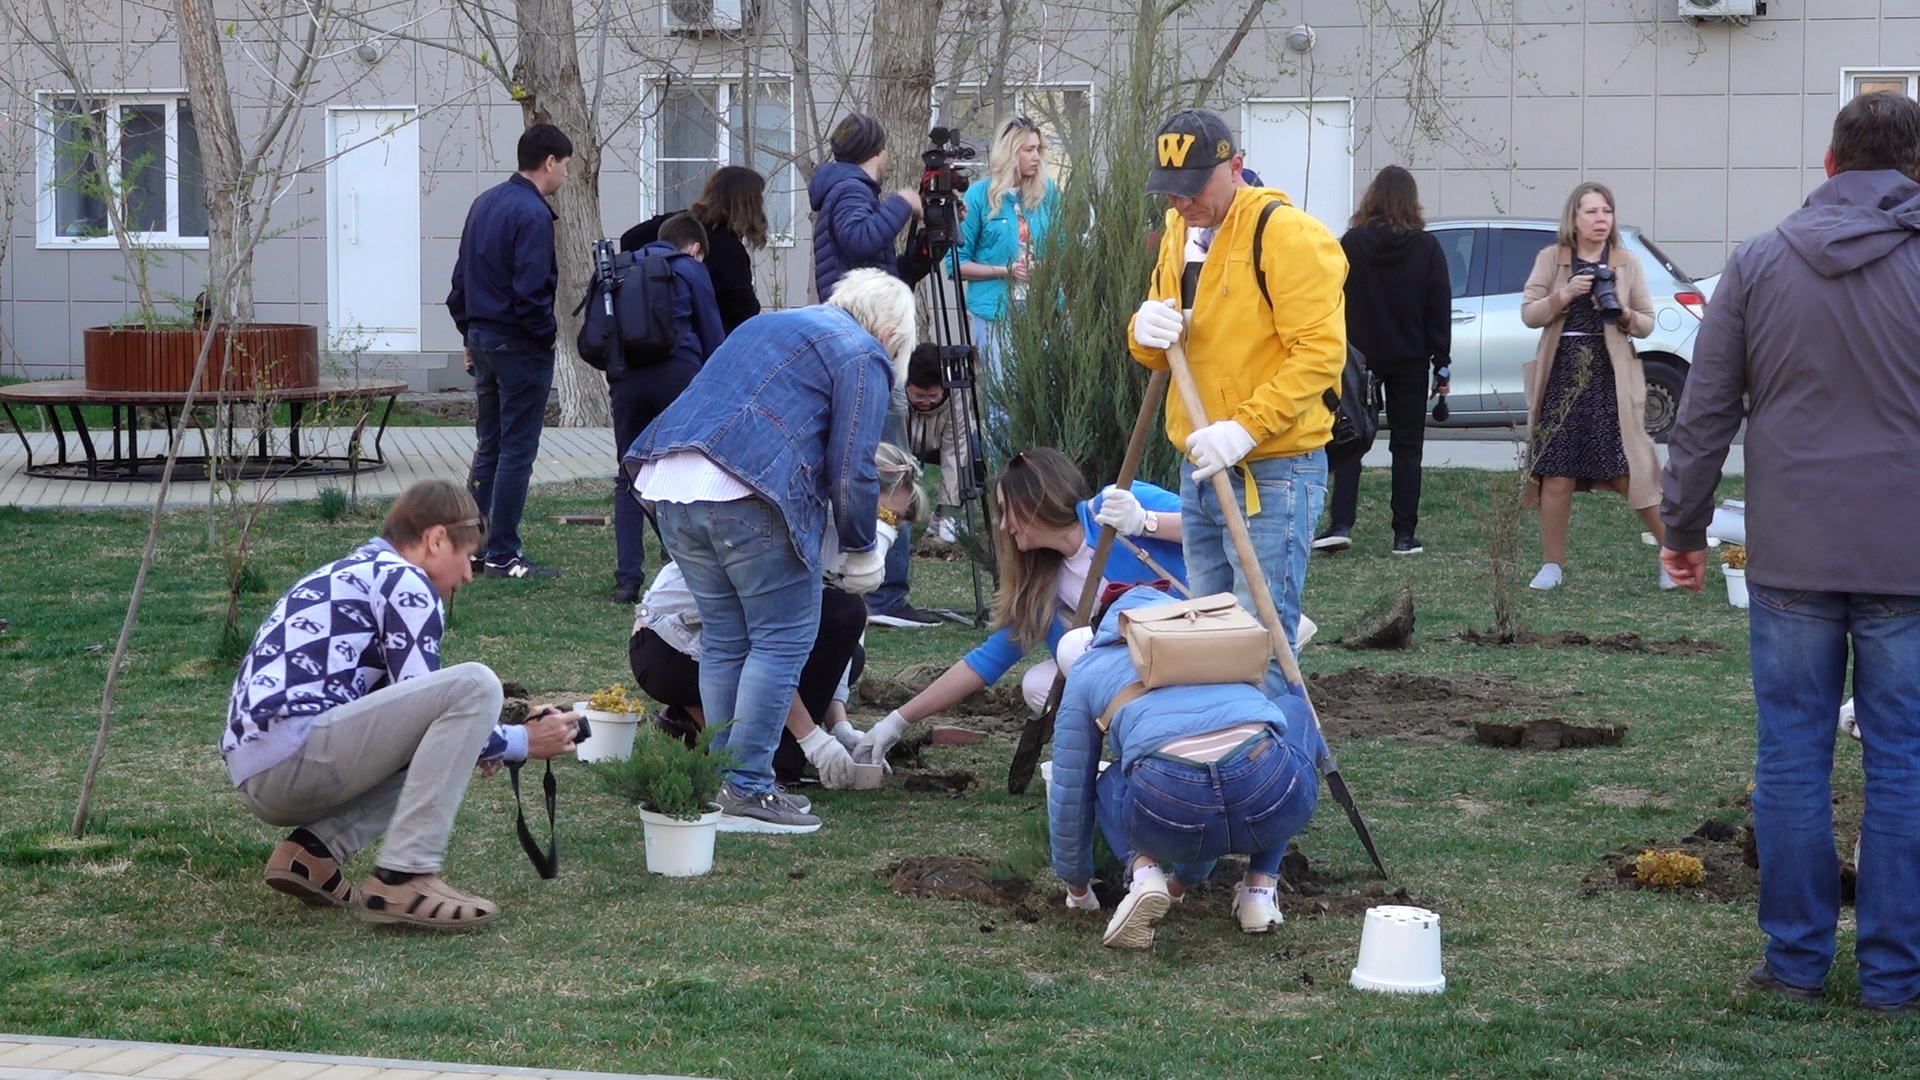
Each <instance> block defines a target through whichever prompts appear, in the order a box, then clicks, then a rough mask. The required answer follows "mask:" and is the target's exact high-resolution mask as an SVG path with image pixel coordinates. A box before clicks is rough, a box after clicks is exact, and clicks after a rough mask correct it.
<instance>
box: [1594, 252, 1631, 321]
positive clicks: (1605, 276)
mask: <svg viewBox="0 0 1920 1080" xmlns="http://www.w3.org/2000/svg"><path fill="white" fill-rule="evenodd" d="M1614 284H1615V275H1614V272H1613V267H1611V266H1596V267H1594V269H1593V292H1591V293H1589V294H1588V295H1590V296H1592V297H1593V306H1594V308H1595V309H1596V310H1597V311H1599V312H1600V315H1601V317H1602V318H1605V319H1607V320H1609V321H1612V322H1619V321H1620V319H1621V318H1622V317H1623V316H1624V315H1626V309H1625V308H1623V307H1621V306H1620V292H1619V290H1618V289H1616V288H1615V287H1614Z"/></svg>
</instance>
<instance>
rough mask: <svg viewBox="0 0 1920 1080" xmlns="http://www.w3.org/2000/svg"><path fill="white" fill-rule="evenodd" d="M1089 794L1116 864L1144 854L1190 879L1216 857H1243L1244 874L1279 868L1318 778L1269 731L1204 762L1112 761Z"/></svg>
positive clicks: (1209, 869)
mask: <svg viewBox="0 0 1920 1080" xmlns="http://www.w3.org/2000/svg"><path fill="white" fill-rule="evenodd" d="M1094 792H1095V799H1096V800H1097V801H1096V803H1095V806H1094V814H1095V815H1096V816H1097V817H1098V819H1099V821H1100V831H1101V833H1102V834H1104V835H1105V836H1106V838H1107V846H1108V847H1110V848H1112V849H1113V851H1114V854H1116V855H1118V856H1119V857H1120V864H1121V865H1122V866H1131V865H1132V863H1133V859H1134V858H1135V856H1140V855H1145V856H1147V857H1149V858H1151V859H1153V860H1154V861H1155V862H1157V863H1159V864H1161V865H1162V866H1167V867H1172V869H1173V876H1174V877H1176V878H1178V879H1179V880H1181V881H1183V882H1185V883H1187V884H1189V885H1193V884H1197V883H1199V882H1202V881H1205V880H1206V879H1207V875H1208V874H1211V873H1213V864H1214V860H1216V859H1218V858H1219V857H1220V856H1222V855H1245V856H1247V870H1248V872H1250V873H1255V874H1271V875H1274V876H1276V877H1277V876H1279V874H1280V859H1281V857H1282V856H1284V855H1286V853H1287V844H1288V842H1289V841H1291V840H1292V839H1293V838H1294V837H1295V836H1296V835H1298V834H1299V832H1300V830H1301V829H1304V828H1306V826H1307V822H1308V821H1310V820H1312V819H1313V811H1314V808H1315V807H1316V806H1318V805H1319V802H1320V779H1319V777H1318V776H1317V775H1315V773H1314V771H1313V764H1312V762H1311V760H1309V758H1308V757H1307V755H1306V754H1304V753H1302V752H1301V751H1300V750H1299V748H1297V747H1295V746H1293V745H1291V744H1290V743H1289V742H1287V741H1284V740H1282V739H1281V738H1280V736H1279V735H1278V733H1276V732H1272V731H1269V732H1268V733H1267V734H1265V735H1262V736H1259V737H1258V738H1256V739H1254V740H1251V741H1250V742H1248V743H1247V744H1246V745H1244V746H1242V747H1241V748H1240V749H1238V750H1235V751H1234V752H1233V753H1232V754H1230V755H1229V756H1227V757H1225V758H1223V759H1221V760H1219V761H1216V762H1213V763H1212V764H1209V765H1196V764H1194V763H1192V762H1188V761H1182V760H1180V759H1179V758H1172V757H1162V756H1161V755H1159V754H1151V755H1148V756H1147V757H1144V758H1141V759H1140V761H1139V762H1138V763H1137V764H1136V765H1134V767H1133V773H1132V774H1131V775H1122V773H1121V771H1120V767H1119V766H1117V765H1116V766H1114V767H1112V768H1109V769H1108V770H1107V771H1106V772H1104V773H1101V774H1100V779H1099V780H1098V781H1096V782H1095V783H1094Z"/></svg>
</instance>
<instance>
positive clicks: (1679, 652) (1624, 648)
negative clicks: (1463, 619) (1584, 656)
mask: <svg viewBox="0 0 1920 1080" xmlns="http://www.w3.org/2000/svg"><path fill="white" fill-rule="evenodd" d="M1459 640H1461V641H1464V642H1466V643H1467V644H1469V645H1518V646H1522V647H1525V648H1536V649H1598V650H1600V651H1601V652H1611V653H1641V654H1647V655H1653V656H1714V655H1717V654H1719V653H1723V652H1726V651H1727V647H1726V646H1725V645H1722V644H1721V643H1719V642H1717V641H1700V640H1695V639H1694V638H1690V637H1688V636H1687V635H1685V634H1682V635H1680V636H1679V637H1677V638H1673V639H1671V640H1668V641H1648V640H1647V639H1646V638H1644V637H1641V636H1640V635H1639V634H1637V633H1634V632H1633V631H1631V630H1629V631H1627V632H1625V633H1621V634H1583V633H1581V632H1580V631H1578V630H1566V631H1563V632H1561V633H1557V634H1540V633H1535V632H1534V631H1532V630H1521V631H1519V632H1518V633H1516V634H1514V635H1513V638H1512V639H1511V640H1506V641H1503V640H1501V638H1500V636H1499V635H1498V634H1495V633H1493V632H1492V631H1487V630H1465V631H1462V632H1461V633H1460V635H1459Z"/></svg>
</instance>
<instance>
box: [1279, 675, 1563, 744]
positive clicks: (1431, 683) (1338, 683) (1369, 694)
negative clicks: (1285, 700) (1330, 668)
mask: <svg viewBox="0 0 1920 1080" xmlns="http://www.w3.org/2000/svg"><path fill="white" fill-rule="evenodd" d="M1307 689H1308V691H1309V693H1310V694H1311V695H1312V697H1313V704H1314V707H1315V708H1316V709H1318V710H1319V713H1320V725H1321V727H1322V728H1324V729H1325V731H1326V733H1327V736H1328V738H1334V739H1339V738H1345V739H1377V738H1402V739H1418V740H1423V741H1428V742H1441V741H1452V740H1455V739H1459V738H1463V737H1465V736H1467V735H1470V734H1471V733H1472V729H1473V725H1474V724H1475V723H1477V722H1480V721H1483V720H1485V719H1487V718H1488V717H1489V716H1492V715H1493V714H1494V713H1497V712H1500V711H1501V710H1503V709H1514V708H1524V707H1528V706H1531V705H1534V704H1535V703H1537V702H1540V701H1543V700H1545V698H1544V697H1543V696H1542V695H1541V694H1540V693H1538V692H1537V691H1534V690H1531V689H1529V688H1527V687H1525V686H1522V685H1520V683H1519V682H1517V681H1516V680H1514V679H1512V678H1507V677H1499V678H1487V677H1483V676H1473V677H1470V678H1466V679H1448V678H1445V677H1442V676H1439V675H1416V674H1413V673H1411V672H1386V673H1382V672H1376V671H1373V670H1372V669H1370V668H1365V667H1355V668H1348V669H1347V670H1346V671H1342V672H1339V673H1338V674H1328V675H1310V676H1308V677H1307Z"/></svg>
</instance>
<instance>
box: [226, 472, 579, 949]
mask: <svg viewBox="0 0 1920 1080" xmlns="http://www.w3.org/2000/svg"><path fill="white" fill-rule="evenodd" d="M486 535H487V531H486V526H485V525H484V524H483V523H482V522H481V520H480V511H479V509H478V508H477V505H476V504H475V502H474V499H473V496H472V494H470V493H469V492H468V491H467V490H466V489H465V488H463V487H461V486H460V485H458V484H455V483H452V482H450V481H446V480H427V481H423V482H421V483H418V484H415V485H413V486H412V487H409V488H408V489H407V490H405V491H403V492H401V493H400V495H399V497H398V498H396V499H395V500H394V502H393V506H392V507H391V508H390V509H389V510H388V511H387V518H386V522H385V524H384V525H383V526H382V527H381V530H380V535H379V536H378V537H376V538H374V539H373V540H371V541H368V543H367V544H366V545H365V546H363V547H361V548H360V550H358V551H356V552H354V553H353V554H351V555H349V556H347V557H346V558H344V559H340V560H338V561H336V562H332V563H328V564H327V565H326V566H323V567H321V568H320V569H318V570H315V571H314V572H313V573H311V574H308V575H307V576H305V577H303V578H301V579H300V580H299V581H298V582H297V583H295V585H294V586H293V588H292V589H291V590H289V591H288V592H287V594H286V595H285V596H283V597H281V598H280V602H279V603H278V604H276V605H274V608H273V613H272V614H270V615H269V616H267V620H266V622H265V623H263V624H261V627H260V631H259V633H257V634H256V635H254V639H253V646H252V648H250V649H249V650H248V652H247V656H246V659H245V660H244V661H243V662H242V663H241V666H240V675H239V677H238V678H237V679H236V680H235V681H234V686H233V700H232V703H231V705H230V706H229V708H228V711H227V730H226V734H225V735H224V736H223V737H222V739H221V741H220V752H221V753H222V754H223V755H224V756H225V757H226V760H227V769H228V771H229V772H230V773H231V774H232V776H233V782H234V784H235V785H236V786H237V787H238V788H239V791H240V801H241V802H243V803H245V804H246V807H247V809H248V810H251V811H252V812H253V814H254V816H255V817H258V818H259V819H260V820H262V821H264V822H266V823H268V824H270V825H293V826H297V828H295V829H294V830H293V832H292V834H291V835H289V836H288V837H287V839H285V840H283V841H281V843H280V846H279V847H276V848H275V849H274V850H273V854H272V856H270V857H269V858H268V859H267V872H266V878H267V884H268V885H270V886H272V887H273V888H275V889H278V890H279V891H281V892H283V893H286V894H288V895H290V896H292V897H294V898H295V899H298V900H300V901H302V902H303V903H306V904H309V905H312V906H316V907H326V906H332V907H348V908H354V909H355V911H356V913H357V914H359V915H360V916H361V917H363V918H366V919H368V920H370V921H373V922H383V923H405V924H408V925H411V926H418V927H423V928H426V929H430V930H467V929H471V928H473V927H475V926H479V925H481V924H483V923H486V922H488V921H490V920H492V919H493V918H494V917H495V916H497V915H498V914H499V913H500V907H499V905H497V904H495V903H493V902H492V901H491V900H485V899H482V898H480V897H477V896H471V895H469V894H467V893H463V892H461V891H460V890H458V889H455V888H453V887H452V886H451V885H448V884H447V883H446V882H445V881H443V880H441V878H440V864H441V862H442V860H444V859H445V857H446V852H447V837H448V835H449V834H450V833H451V832H452V831H453V817H454V813H455V811H457V810H459V809H460V802H461V800H462V799H463V798H464V797H465V796H466V791H467V781H468V780H469V779H470V778H471V777H472V775H473V768H474V765H475V763H476V760H477V761H478V763H479V764H480V766H481V768H482V769H483V770H484V771H486V772H487V773H488V775H491V774H492V773H493V772H494V771H496V770H498V769H499V768H500V765H501V763H502V762H508V761H525V760H528V759H540V758H549V757H553V756H555V755H557V754H564V753H568V752H571V751H572V750H573V744H574V738H575V736H576V734H577V733H578V724H579V721H580V718H579V717H578V716H576V715H575V714H573V713H569V712H561V711H559V710H556V709H548V710H546V711H544V712H543V713H541V714H538V715H536V716H535V717H534V718H533V719H531V720H529V721H528V722H527V723H526V724H525V725H524V726H505V725H501V724H499V723H498V721H499V718H500V706H501V693H500V680H499V678H498V677H497V676H495V675H494V673H493V672H492V671H491V670H489V669H488V668H487V667H486V666H485V665H484V664H476V663H466V664H456V665H454V666H453V667H450V668H442V667H441V666H440V663H441V650H440V639H441V636H442V635H443V633H444V632H445V628H446V603H447V601H448V600H449V599H451V598H452V596H453V594H454V592H455V591H456V590H458V589H460V588H461V587H462V586H464V585H466V584H467V583H468V582H470V581H472V580H473V567H472V564H471V562H470V560H471V558H472V557H473V556H474V555H475V554H476V553H478V552H479V551H480V550H481V546H482V545H483V544H484V543H485V542H486ZM382 833H385V834H386V838H387V839H386V843H385V844H384V845H382V847H381V849H380V856H379V858H378V859H376V860H375V863H374V865H375V869H374V872H373V875H372V876H371V877H369V878H367V880H366V881H365V882H364V883H363V884H361V885H360V886H359V887H358V888H355V887H354V886H353V885H352V884H350V883H349V882H348V881H347V879H346V873H345V868H346V863H347V860H348V859H350V858H352V857H353V855H354V853H355V852H358V851H359V850H360V849H361V848H363V847H366V846H367V845H368V844H369V843H372V842H373V839H374V838H375V837H377V836H379V835H381V834H382Z"/></svg>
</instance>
